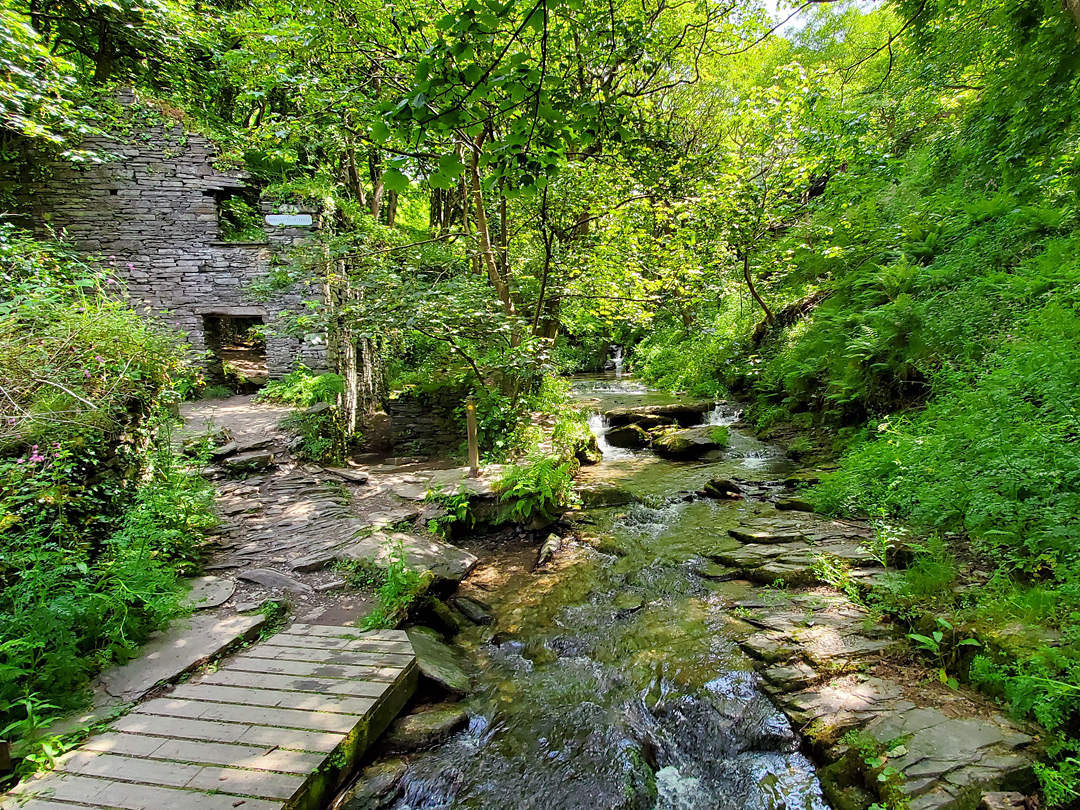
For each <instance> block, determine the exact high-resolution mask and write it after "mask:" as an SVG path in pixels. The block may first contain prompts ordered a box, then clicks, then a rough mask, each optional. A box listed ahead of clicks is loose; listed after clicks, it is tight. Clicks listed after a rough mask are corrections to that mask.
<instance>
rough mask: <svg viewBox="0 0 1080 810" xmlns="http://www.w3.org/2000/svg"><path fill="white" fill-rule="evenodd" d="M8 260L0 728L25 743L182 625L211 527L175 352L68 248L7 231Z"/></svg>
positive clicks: (0, 489) (0, 411)
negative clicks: (98, 678)
mask: <svg viewBox="0 0 1080 810" xmlns="http://www.w3.org/2000/svg"><path fill="white" fill-rule="evenodd" d="M0 259H2V260H3V266H4V276H3V282H4V287H3V290H2V295H0V311H3V313H4V317H3V318H2V319H0V341H2V342H3V347H4V353H3V359H2V360H0V364H2V366H3V377H4V390H5V392H6V393H7V395H8V396H7V398H6V399H5V404H4V405H3V406H0V418H2V428H0V538H2V542H0V564H2V567H3V570H4V572H5V588H4V589H3V594H2V598H0V721H2V722H3V723H4V724H5V725H7V726H8V728H7V730H6V731H5V734H10V735H11V736H13V737H16V738H17V737H21V736H23V735H25V734H27V733H30V732H32V731H33V730H34V729H35V728H36V727H38V726H40V725H41V724H42V723H43V722H44V719H45V718H46V717H48V716H51V715H53V714H56V713H59V712H62V711H64V710H68V709H71V708H73V707H75V706H76V705H77V704H78V702H79V700H80V699H81V698H82V696H83V689H84V687H85V685H86V682H87V679H88V677H89V676H90V675H91V674H93V673H94V672H96V671H97V670H99V669H101V668H102V667H104V666H106V665H108V664H109V663H111V662H113V661H116V660H120V661H123V660H124V659H126V657H128V656H129V655H130V654H131V653H132V652H133V651H134V649H135V647H136V646H137V645H138V644H139V643H141V642H143V641H145V640H146V639H147V638H148V637H149V636H150V634H151V633H152V632H154V631H155V630H157V629H159V628H160V627H161V626H162V625H163V624H164V623H165V622H167V621H168V619H169V618H171V617H172V616H174V615H176V613H177V612H178V610H179V603H180V586H179V583H178V575H179V574H180V573H181V572H183V571H185V570H189V569H191V567H192V566H193V565H194V563H195V561H196V560H197V558H198V556H199V552H200V545H201V540H202V538H203V537H204V536H205V535H206V533H207V532H208V531H209V530H210V529H211V528H212V527H213V526H214V517H213V492H212V489H211V487H210V485H209V484H208V483H207V482H206V481H205V480H203V479H202V478H200V477H197V476H192V475H191V474H190V473H189V472H188V471H187V469H186V468H185V467H184V466H183V464H182V462H181V460H180V459H178V458H177V457H176V455H175V451H174V448H173V441H172V436H171V422H170V419H169V417H168V416H167V415H165V414H166V413H167V410H166V406H167V405H169V404H171V403H175V402H176V401H178V400H179V398H180V394H179V392H178V391H174V390H172V389H171V388H170V387H169V386H170V383H171V382H172V380H173V378H174V377H176V378H183V377H184V375H183V374H182V373H181V365H180V364H181V351H180V347H179V346H177V345H176V344H175V342H173V341H172V340H170V339H169V338H167V337H165V336H164V335H162V334H160V333H159V332H158V331H157V330H156V329H155V328H154V327H153V326H151V325H150V324H149V323H147V322H146V321H145V320H143V319H142V318H140V317H138V316H137V315H136V314H135V313H134V312H133V311H132V310H131V309H130V307H129V305H128V304H127V303H126V302H125V301H124V300H123V299H121V298H119V297H118V296H115V295H114V294H112V295H111V294H110V292H109V291H110V288H114V287H115V284H110V283H109V280H110V279H109V277H107V276H106V275H105V274H98V275H92V274H90V273H89V271H88V270H87V268H86V267H85V266H83V265H82V264H80V263H79V262H77V261H75V260H73V259H72V258H70V257H69V256H68V255H67V254H65V252H64V251H63V249H61V248H58V247H55V246H46V245H41V244H38V243H37V242H35V241H33V240H32V239H30V238H29V237H27V236H25V235H22V234H19V233H18V232H15V231H12V230H11V229H10V228H6V227H5V228H0ZM205 461H206V459H205V458H204V459H202V463H205ZM196 463H197V464H198V463H199V462H196ZM48 756H49V753H48V751H44V750H43V752H42V753H41V754H40V756H39V755H35V757H34V758H32V760H31V761H33V762H36V761H38V759H40V758H41V757H44V758H45V759H47V758H48Z"/></svg>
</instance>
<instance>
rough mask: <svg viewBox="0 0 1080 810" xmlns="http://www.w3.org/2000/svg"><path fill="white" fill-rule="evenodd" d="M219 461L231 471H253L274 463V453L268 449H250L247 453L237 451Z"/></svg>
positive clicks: (263, 468)
mask: <svg viewBox="0 0 1080 810" xmlns="http://www.w3.org/2000/svg"><path fill="white" fill-rule="evenodd" d="M221 463H222V464H223V465H224V466H225V469H227V470H228V471H229V472H232V473H244V472H254V471H256V470H265V469H267V468H268V467H270V466H271V465H272V464H273V463H274V454H273V453H271V452H270V451H269V450H252V451H250V452H248V453H237V454H236V455H234V456H230V457H228V458H226V459H224V460H223V461H222V462H221Z"/></svg>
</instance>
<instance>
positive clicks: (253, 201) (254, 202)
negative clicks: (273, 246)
mask: <svg viewBox="0 0 1080 810" xmlns="http://www.w3.org/2000/svg"><path fill="white" fill-rule="evenodd" d="M213 196H214V199H215V201H216V202H217V218H218V238H219V239H221V241H222V242H265V241H266V231H264V230H263V221H262V214H261V213H260V211H259V193H258V191H256V190H255V189H250V188H226V189H222V190H221V191H215V192H213Z"/></svg>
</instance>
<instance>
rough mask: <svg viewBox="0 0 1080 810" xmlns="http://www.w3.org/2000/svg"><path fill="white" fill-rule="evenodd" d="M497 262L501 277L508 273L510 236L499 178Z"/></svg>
mask: <svg viewBox="0 0 1080 810" xmlns="http://www.w3.org/2000/svg"><path fill="white" fill-rule="evenodd" d="M499 262H500V264H501V266H502V272H503V275H509V273H510V236H509V225H508V224H507V219H506V194H505V193H503V178H501V177H500V178H499Z"/></svg>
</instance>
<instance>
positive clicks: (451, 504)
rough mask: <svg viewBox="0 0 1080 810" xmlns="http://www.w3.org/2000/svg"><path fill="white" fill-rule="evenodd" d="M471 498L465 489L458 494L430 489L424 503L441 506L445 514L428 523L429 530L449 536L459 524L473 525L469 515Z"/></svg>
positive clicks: (459, 490)
mask: <svg viewBox="0 0 1080 810" xmlns="http://www.w3.org/2000/svg"><path fill="white" fill-rule="evenodd" d="M470 499H471V497H470V495H469V493H468V492H467V491H466V490H465V488H464V487H461V488H459V489H458V491H457V492H452V493H451V492H443V491H442V490H441V489H429V490H428V492H427V494H426V495H425V496H424V503H430V504H436V505H438V506H441V507H442V508H443V509H444V510H445V513H444V514H443V515H441V516H440V517H437V518H434V519H432V520H429V521H428V530H429V531H430V532H432V533H433V534H439V535H448V534H449V533H450V531H451V529H452V527H453V526H455V525H456V524H458V523H466V522H468V523H469V525H470V526H471V525H472V521H471V517H470V513H469V501H470Z"/></svg>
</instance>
